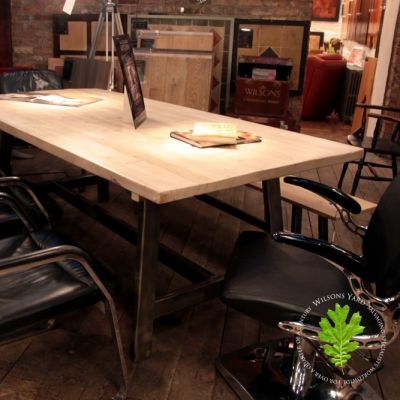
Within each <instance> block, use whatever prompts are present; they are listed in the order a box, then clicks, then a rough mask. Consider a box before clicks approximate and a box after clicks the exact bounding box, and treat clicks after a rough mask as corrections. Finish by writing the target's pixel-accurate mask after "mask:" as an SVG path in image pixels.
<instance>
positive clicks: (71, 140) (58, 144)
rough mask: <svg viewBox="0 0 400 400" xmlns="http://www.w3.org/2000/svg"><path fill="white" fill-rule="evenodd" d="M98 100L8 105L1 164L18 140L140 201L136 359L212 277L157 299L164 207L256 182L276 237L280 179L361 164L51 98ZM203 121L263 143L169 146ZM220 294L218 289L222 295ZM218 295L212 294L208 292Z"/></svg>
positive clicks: (152, 114)
mask: <svg viewBox="0 0 400 400" xmlns="http://www.w3.org/2000/svg"><path fill="white" fill-rule="evenodd" d="M52 93H54V94H59V95H62V96H69V97H76V98H80V97H89V98H96V99H100V101H97V102H94V103H91V104H87V105H84V106H80V107H70V106H56V105H46V104H37V103H29V102H17V101H8V100H0V130H1V131H2V135H1V139H0V140H1V143H0V144H2V145H1V146H0V164H1V166H3V167H4V168H6V169H7V167H8V166H9V164H8V163H9V153H10V151H9V148H8V146H7V143H9V141H10V137H11V136H14V137H17V138H19V139H22V140H24V141H26V142H28V143H30V144H32V145H33V146H36V147H38V148H40V149H42V150H44V151H46V152H48V153H50V154H52V155H54V156H57V157H59V158H61V159H63V160H65V161H67V162H69V163H71V164H73V165H75V166H77V167H79V168H81V169H84V170H86V171H88V172H90V173H91V174H94V175H96V176H98V177H101V178H103V179H104V180H107V181H109V182H112V183H114V184H116V185H119V186H121V187H123V188H125V189H127V190H128V191H129V192H130V193H131V194H132V200H133V201H138V202H140V207H139V210H140V215H139V218H138V220H139V224H138V227H137V232H138V238H137V248H138V250H137V252H136V257H137V259H136V263H135V262H134V261H132V268H136V269H135V271H136V279H135V282H134V284H135V290H134V293H132V296H134V300H135V301H134V303H133V304H134V307H133V308H134V309H132V318H133V320H134V332H133V334H132V341H133V346H134V355H135V358H136V359H137V360H140V359H143V358H146V357H148V356H149V355H150V354H151V343H152V334H153V321H154V319H155V318H156V317H159V316H161V315H163V314H166V313H168V312H171V311H174V310H176V309H177V308H178V307H179V306H188V305H190V304H191V303H190V302H191V301H192V302H196V301H199V300H201V299H204V298H206V295H204V296H203V297H202V293H203V294H204V293H207V290H209V284H212V283H214V284H216V283H220V281H221V279H222V278H221V279H219V280H218V279H216V277H214V276H211V275H210V276H208V277H207V275H205V277H206V278H205V279H204V281H200V282H199V281H198V282H197V283H196V284H195V285H193V288H192V289H190V290H188V291H187V292H186V293H185V295H186V297H185V298H188V299H189V300H187V301H186V300H184V295H183V293H179V294H176V295H174V294H168V295H167V296H165V297H164V298H162V299H160V298H156V294H155V293H156V287H155V286H156V278H157V260H158V256H159V249H160V245H159V227H160V208H161V207H162V205H163V204H166V203H170V202H174V201H177V200H181V199H186V198H190V197H193V196H199V195H205V194H207V193H211V192H214V191H218V190H223V189H229V188H234V187H237V186H240V185H245V184H249V183H253V182H258V181H261V182H263V189H264V205H265V213H266V218H267V219H268V227H269V229H270V230H271V231H278V230H281V229H282V209H281V200H280V190H279V177H282V176H284V175H289V174H296V173H299V172H302V171H306V170H310V169H313V168H320V167H326V166H330V165H334V164H341V163H344V162H346V161H351V160H355V159H358V158H360V157H361V150H360V149H358V148H355V147H353V146H348V145H345V144H341V143H337V142H332V141H329V140H324V139H318V138H315V137H310V136H307V135H302V134H298V133H294V132H290V131H286V130H282V129H278V128H273V127H268V126H264V125H260V124H255V123H252V122H248V121H244V120H239V119H233V118H230V117H226V116H222V115H218V114H213V113H209V112H204V111H198V110H195V109H191V108H186V107H182V106H177V105H173V104H169V103H163V102H159V101H156V100H150V99H145V105H146V113H147V119H146V120H145V121H144V122H143V124H142V125H140V126H139V127H138V128H137V129H135V128H134V126H133V124H132V123H130V122H127V118H126V115H124V113H123V108H124V107H123V103H124V96H123V95H122V94H120V93H116V92H110V91H106V90H98V89H67V90H61V91H52ZM196 122H229V123H234V124H235V125H236V126H237V128H238V130H241V131H246V132H250V133H252V134H255V135H259V136H260V137H261V142H258V143H251V144H241V145H230V146H221V147H210V148H197V147H194V146H191V145H189V144H187V143H184V142H182V141H179V140H176V139H174V138H171V137H170V132H171V131H188V130H190V129H192V128H193V126H194V124H195V123H196ZM215 287H217V286H215ZM208 293H210V292H208Z"/></svg>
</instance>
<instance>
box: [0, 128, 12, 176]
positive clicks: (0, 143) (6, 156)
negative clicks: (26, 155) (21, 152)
mask: <svg viewBox="0 0 400 400" xmlns="http://www.w3.org/2000/svg"><path fill="white" fill-rule="evenodd" d="M12 141H13V137H12V136H11V135H9V134H8V133H5V132H2V131H0V169H1V170H2V171H3V172H4V173H5V174H6V175H11V150H12Z"/></svg>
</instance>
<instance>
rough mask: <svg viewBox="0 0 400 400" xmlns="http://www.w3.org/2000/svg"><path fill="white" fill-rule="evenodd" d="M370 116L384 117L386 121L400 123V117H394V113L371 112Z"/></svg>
mask: <svg viewBox="0 0 400 400" xmlns="http://www.w3.org/2000/svg"><path fill="white" fill-rule="evenodd" d="M368 117H371V118H377V119H384V120H386V121H390V122H395V123H398V124H400V118H396V117H393V115H386V114H376V113H369V114H368Z"/></svg>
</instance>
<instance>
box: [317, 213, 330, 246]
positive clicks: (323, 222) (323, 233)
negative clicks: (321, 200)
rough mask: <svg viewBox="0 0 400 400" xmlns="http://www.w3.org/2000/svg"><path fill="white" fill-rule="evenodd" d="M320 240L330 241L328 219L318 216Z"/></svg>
mask: <svg viewBox="0 0 400 400" xmlns="http://www.w3.org/2000/svg"><path fill="white" fill-rule="evenodd" d="M318 239H321V240H325V242H327V241H328V218H325V217H322V216H321V215H318Z"/></svg>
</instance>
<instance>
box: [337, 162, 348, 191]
mask: <svg viewBox="0 0 400 400" xmlns="http://www.w3.org/2000/svg"><path fill="white" fill-rule="evenodd" d="M347 168H349V163H348V162H345V163H344V164H343V168H342V173H341V174H340V179H339V183H338V188H339V189H341V188H342V185H343V180H344V176H345V175H346V172H347Z"/></svg>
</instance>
